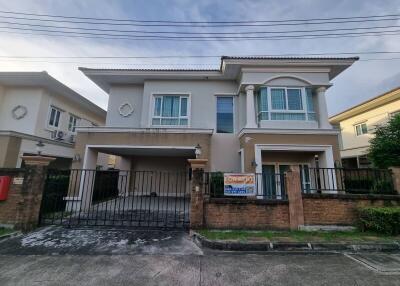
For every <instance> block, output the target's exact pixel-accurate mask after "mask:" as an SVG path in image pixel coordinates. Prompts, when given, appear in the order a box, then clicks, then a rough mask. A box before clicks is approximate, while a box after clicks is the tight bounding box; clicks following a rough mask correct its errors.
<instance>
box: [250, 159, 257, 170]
mask: <svg viewBox="0 0 400 286" xmlns="http://www.w3.org/2000/svg"><path fill="white" fill-rule="evenodd" d="M251 166H252V167H254V168H255V167H257V162H256V160H253V161H251Z"/></svg>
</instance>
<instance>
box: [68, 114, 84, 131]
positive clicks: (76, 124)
mask: <svg viewBox="0 0 400 286" xmlns="http://www.w3.org/2000/svg"><path fill="white" fill-rule="evenodd" d="M71 118H74V119H75V126H73V128H71V126H70V122H71ZM80 120H81V118H80V117H78V116H76V115H74V114H72V113H70V114H69V118H68V131H69V132H72V133H74V134H76V127H78V123H79V121H80ZM73 129H75V130H73Z"/></svg>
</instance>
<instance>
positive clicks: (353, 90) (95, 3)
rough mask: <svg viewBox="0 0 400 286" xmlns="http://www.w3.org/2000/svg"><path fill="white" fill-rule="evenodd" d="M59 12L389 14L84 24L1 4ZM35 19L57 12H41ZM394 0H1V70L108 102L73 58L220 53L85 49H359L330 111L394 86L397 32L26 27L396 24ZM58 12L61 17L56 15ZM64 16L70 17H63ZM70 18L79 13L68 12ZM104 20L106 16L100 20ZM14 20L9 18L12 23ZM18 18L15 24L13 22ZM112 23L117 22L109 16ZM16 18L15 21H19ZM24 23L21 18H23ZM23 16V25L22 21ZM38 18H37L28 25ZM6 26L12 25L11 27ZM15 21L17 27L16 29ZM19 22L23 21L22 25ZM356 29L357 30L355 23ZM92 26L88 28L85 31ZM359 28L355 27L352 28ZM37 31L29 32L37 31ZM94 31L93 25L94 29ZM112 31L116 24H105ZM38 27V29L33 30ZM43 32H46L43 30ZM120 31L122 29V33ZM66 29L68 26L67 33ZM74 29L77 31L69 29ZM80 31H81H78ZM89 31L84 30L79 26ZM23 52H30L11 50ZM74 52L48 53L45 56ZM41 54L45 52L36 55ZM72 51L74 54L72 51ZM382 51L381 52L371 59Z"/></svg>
mask: <svg viewBox="0 0 400 286" xmlns="http://www.w3.org/2000/svg"><path fill="white" fill-rule="evenodd" d="M7 11H8V12H9V11H12V12H23V13H35V14H49V15H64V16H74V17H90V18H102V19H103V18H108V19H110V18H112V19H133V20H152V21H160V20H168V21H169V20H172V21H253V20H288V19H310V18H333V17H355V16H369V15H388V14H391V15H394V14H399V17H397V18H396V17H392V18H393V19H392V20H390V21H384V22H361V23H360V22H357V23H347V24H335V23H331V24H326V25H323V26H312V25H307V24H303V25H294V26H284V27H282V26H279V27H276V26H274V27H255V28H254V27H233V28H232V27H224V28H209V27H208V28H204V27H186V28H179V27H178V28H177V27H138V26H134V27H132V26H121V25H116V26H110V25H100V24H96V25H90V24H87V23H67V22H46V21H33V20H27V19H26V18H38V17H36V16H27V15H20V14H10V13H4V12H7ZM40 18H41V19H53V20H54V19H58V20H60V19H61V18H45V17H40ZM399 19H400V2H399V1H398V0H380V1H366V0H353V1H346V0H336V1H322V0H320V1H316V0H293V1H292V0H290V1H289V0H287V1H282V0H280V1H270V0H263V1H256V0H239V1H232V0H224V1H218V0H201V1H199V0H196V1H195V0H192V1H191V0H169V1H165V0H143V1H139V0H136V1H128V0H126V1H116V0H113V1H109V0H105V1H102V0H76V1H73V0H68V1H62V0H58V1H57V0H54V1H52V0H29V1H28V0H26V1H23V0H13V1H9V0H0V70H1V71H43V70H46V71H47V72H49V73H50V74H51V75H52V76H54V77H55V78H56V79H58V80H60V81H61V82H63V83H65V84H66V85H68V86H70V87H71V88H72V89H74V90H76V91H78V92H80V93H81V94H82V95H83V96H85V97H87V98H88V99H90V100H92V101H94V102H95V103H96V104H98V105H99V106H101V107H103V108H106V107H107V100H108V97H107V95H106V94H105V93H104V92H103V91H102V90H101V89H99V88H98V87H97V86H96V85H94V84H93V83H92V82H91V81H90V80H89V79H87V78H86V77H85V76H84V75H83V74H82V73H81V72H79V71H78V67H79V66H85V67H102V68H129V67H132V68H137V67H143V68H149V67H175V68H177V67H179V68H218V67H219V59H218V58H217V57H214V58H201V59H199V58H185V59H176V58H175V59H174V58H172V59H104V58H103V59H93V58H76V57H84V56H88V57H91V56H112V57H121V56H162V55H278V54H313V53H314V54H315V53H339V52H351V53H354V55H357V53H361V60H360V61H359V62H357V63H356V64H354V65H353V66H352V67H351V68H350V69H348V70H346V71H345V72H344V73H343V74H341V75H339V76H338V77H337V78H336V79H335V80H334V81H333V84H334V86H333V87H332V88H330V89H329V90H328V92H327V101H328V109H329V113H330V114H331V115H333V114H335V113H337V112H339V111H341V110H343V109H345V108H348V107H350V106H352V105H354V104H357V103H359V102H361V101H364V100H366V99H368V98H371V97H373V96H376V95H378V94H379V93H381V92H384V91H386V90H389V89H391V88H394V87H397V86H400V69H399V64H400V39H399V35H398V34H392V35H380V36H369V37H366V36H364V37H361V36H360V37H346V38H344V37H340V38H324V39H321V38H319V39H287V40H271V39H267V40H265V39H264V40H257V41H251V40H240V41H165V40H151V41H150V40H146V41H143V40H137V39H136V40H128V39H110V37H108V39H104V38H90V37H60V36H49V35H48V34H50V32H43V31H31V30H27V29H38V30H46V29H47V30H48V29H55V28H49V27H43V26H46V25H47V26H58V27H64V28H62V29H64V31H65V30H66V29H65V27H67V28H68V27H69V28H73V29H70V30H67V31H75V32H76V31H78V32H82V30H77V28H86V29H88V28H96V29H116V30H124V31H126V30H146V31H181V32H182V31H183V32H238V31H243V32H246V31H249V30H251V31H259V32H263V31H275V32H277V31H278V32H281V31H285V30H286V31H287V30H310V29H311V30H312V29H326V30H329V29H337V28H355V27H356V28H360V27H361V28H363V27H371V26H374V27H376V26H380V27H387V26H390V27H389V29H391V30H396V26H397V31H399V28H400V21H399ZM61 20H62V19H61ZM67 20H68V19H67ZM72 21H79V20H77V19H71V21H70V22H72ZM103 22H104V21H103ZM12 23H14V24H12ZM15 23H17V24H15ZM114 23H115V22H114ZM18 24H19V25H18ZM21 24H25V25H21ZM27 24H28V25H27ZM32 24H35V25H42V26H32ZM9 27H12V28H14V29H9ZM15 28H18V29H15ZM21 28H22V29H21ZM361 31H362V30H361ZM83 32H92V31H88V30H86V31H83ZM357 32H360V30H358V31H357ZM35 33H36V35H33V34H35ZM96 33H98V32H96ZM104 33H106V34H108V33H114V32H104ZM38 34H41V35H38ZM43 34H46V35H43ZM125 34H126V33H125ZM70 35H71V34H70ZM73 35H76V34H73ZM81 35H82V34H81ZM84 35H87V34H84ZM371 51H379V52H399V53H398V54H362V53H364V52H371ZM16 56H28V58H22V59H21V58H19V59H18V58H10V57H16ZM59 56H65V57H72V58H64V59H62V58H51V57H59ZM37 57H47V58H37ZM74 57H75V58H74ZM377 59H385V60H377Z"/></svg>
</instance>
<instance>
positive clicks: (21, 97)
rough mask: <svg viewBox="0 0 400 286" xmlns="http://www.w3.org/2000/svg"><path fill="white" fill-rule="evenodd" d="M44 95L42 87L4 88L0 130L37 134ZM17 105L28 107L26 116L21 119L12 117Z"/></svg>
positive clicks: (0, 110) (0, 107)
mask: <svg viewBox="0 0 400 286" xmlns="http://www.w3.org/2000/svg"><path fill="white" fill-rule="evenodd" d="M42 97H43V90H42V89H41V88H33V87H26V88H18V87H15V88H14V87H13V88H4V95H3V99H2V104H1V105H0V130H10V131H16V132H21V133H26V134H29V135H35V129H36V124H37V120H38V115H39V111H40V102H41V100H42ZM17 105H23V106H25V107H26V108H27V109H28V113H27V114H26V116H25V117H24V118H21V119H19V120H16V119H14V118H13V117H12V110H13V108H14V107H16V106H17Z"/></svg>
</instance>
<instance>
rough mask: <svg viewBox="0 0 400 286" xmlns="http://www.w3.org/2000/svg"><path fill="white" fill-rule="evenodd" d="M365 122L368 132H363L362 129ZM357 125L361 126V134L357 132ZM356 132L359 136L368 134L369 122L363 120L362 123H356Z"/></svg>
mask: <svg viewBox="0 0 400 286" xmlns="http://www.w3.org/2000/svg"><path fill="white" fill-rule="evenodd" d="M363 124H365V126H366V127H367V132H366V133H362V132H363V131H362V125H363ZM357 126H360V130H361V133H360V134H357ZM354 133H355V134H356V137H359V136H363V135H366V134H368V124H367V122H366V121H365V122H361V123H357V124H355V125H354Z"/></svg>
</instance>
